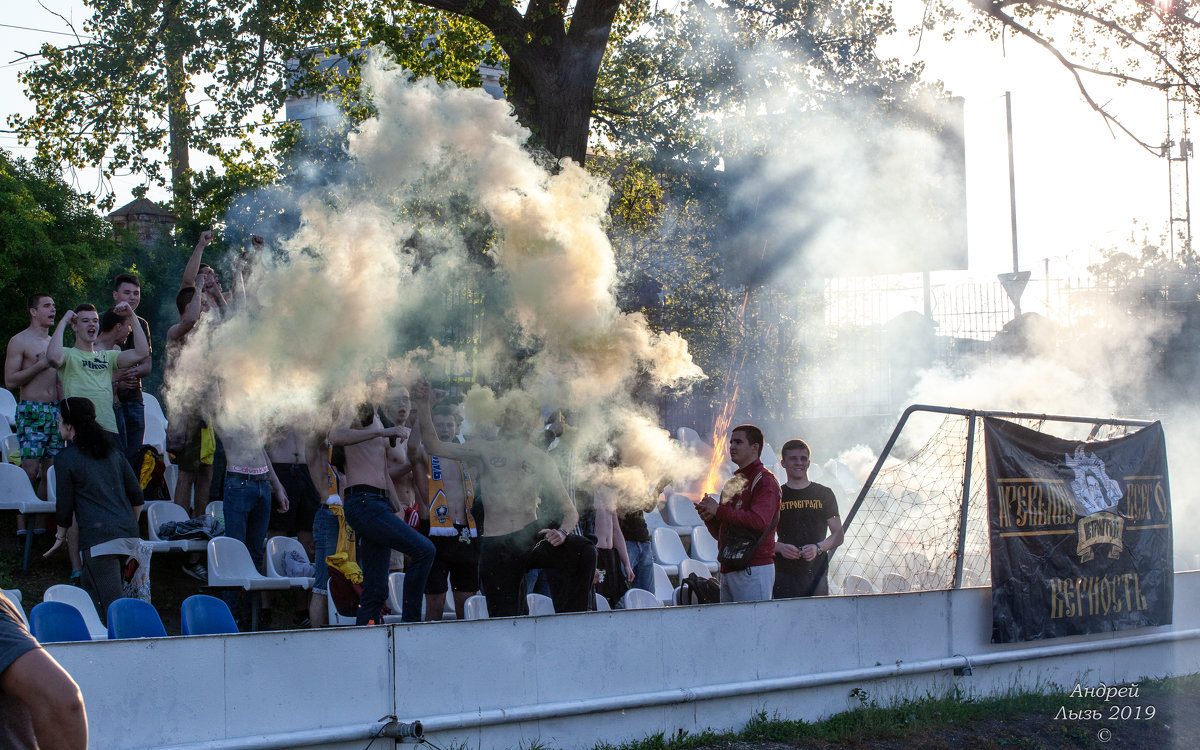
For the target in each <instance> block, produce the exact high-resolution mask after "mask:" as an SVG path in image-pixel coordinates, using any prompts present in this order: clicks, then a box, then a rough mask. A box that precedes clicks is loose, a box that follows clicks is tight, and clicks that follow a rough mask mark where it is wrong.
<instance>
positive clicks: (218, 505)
mask: <svg viewBox="0 0 1200 750" xmlns="http://www.w3.org/2000/svg"><path fill="white" fill-rule="evenodd" d="M204 515H206V516H212V517H213V518H220V519H221V520H222V522H224V520H225V503H224V501H222V500H213V501H212V502H210V503H209V504H208V505H206V506H204Z"/></svg>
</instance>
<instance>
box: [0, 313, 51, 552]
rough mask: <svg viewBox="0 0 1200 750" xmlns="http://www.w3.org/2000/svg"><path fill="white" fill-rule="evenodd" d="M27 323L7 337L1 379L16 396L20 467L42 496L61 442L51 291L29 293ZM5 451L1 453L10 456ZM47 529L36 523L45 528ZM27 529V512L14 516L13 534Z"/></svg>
mask: <svg viewBox="0 0 1200 750" xmlns="http://www.w3.org/2000/svg"><path fill="white" fill-rule="evenodd" d="M28 307H29V327H28V328H26V329H25V330H23V331H21V332H20V333H18V334H17V335H16V336H13V337H12V338H11V339H9V341H8V352H7V353H6V355H5V357H4V385H5V387H6V388H8V389H9V390H11V391H14V392H15V393H14V394H13V395H15V396H16V397H17V414H16V421H17V440H18V441H19V442H20V444H21V468H22V469H24V470H25V474H26V475H28V477H29V483H30V484H31V485H33V489H34V491H36V492H37V496H38V497H40V498H42V499H43V500H45V499H46V472H47V471H49V470H50V463H51V461H53V459H54V456H55V455H57V454H58V451H59V450H60V449H61V448H62V438H61V437H60V436H59V434H58V401H59V398H60V397H61V396H60V390H61V389H60V387H59V384H58V372H57V371H56V370H55V369H54V367H53V366H52V365H51V364H50V360H48V359H46V349H47V348H48V347H49V346H50V327H51V326H53V325H54V315H55V312H56V311H55V309H54V300H53V299H51V298H50V295H49V294H34V295H33V296H31V297H30V298H29V305H28ZM8 458H9V457H8V456H5V457H4V459H5V460H8ZM44 531H45V529H37V530H36V533H43V532H44ZM25 534H26V530H25V516H24V515H19V516H17V536H18V537H23V536H24V535H25Z"/></svg>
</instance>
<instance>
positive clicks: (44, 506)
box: [0, 461, 55, 570]
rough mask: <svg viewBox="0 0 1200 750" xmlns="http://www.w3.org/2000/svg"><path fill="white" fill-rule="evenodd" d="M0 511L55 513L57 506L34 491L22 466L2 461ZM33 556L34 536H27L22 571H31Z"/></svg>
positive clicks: (0, 465)
mask: <svg viewBox="0 0 1200 750" xmlns="http://www.w3.org/2000/svg"><path fill="white" fill-rule="evenodd" d="M0 510H15V511H17V512H18V513H53V512H54V511H55V505H54V503H52V502H49V501H46V500H42V499H41V498H39V497H38V496H37V493H36V492H34V491H33V485H31V484H30V483H29V475H27V474H26V473H25V470H24V469H22V468H21V467H20V466H14V465H12V464H10V463H8V462H7V461H0ZM32 556H33V534H26V535H25V553H24V556H23V558H22V566H21V569H22V570H29V561H30V558H31V557H32Z"/></svg>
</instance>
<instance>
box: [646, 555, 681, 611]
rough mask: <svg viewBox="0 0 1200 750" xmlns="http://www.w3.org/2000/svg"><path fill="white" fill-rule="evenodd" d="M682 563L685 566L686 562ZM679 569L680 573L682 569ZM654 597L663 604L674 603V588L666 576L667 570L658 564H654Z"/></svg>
mask: <svg viewBox="0 0 1200 750" xmlns="http://www.w3.org/2000/svg"><path fill="white" fill-rule="evenodd" d="M683 562H684V564H686V563H687V562H688V561H687V560H684V561H683ZM679 569H680V571H682V570H683V567H682V566H680V568H679ZM680 575H682V573H680ZM654 596H655V597H657V598H658V600H659V601H660V602H662V603H663V604H670V603H671V602H673V601H675V587H674V586H672V585H671V578H670V576H668V575H667V569H666V568H664V567H663V566H661V565H659V564H658V563H654Z"/></svg>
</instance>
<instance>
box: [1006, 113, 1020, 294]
mask: <svg viewBox="0 0 1200 750" xmlns="http://www.w3.org/2000/svg"><path fill="white" fill-rule="evenodd" d="M1004 112H1005V115H1006V116H1007V118H1008V212H1009V216H1010V218H1011V220H1012V248H1013V273H1016V272H1017V271H1019V270H1021V267H1020V266H1019V265H1018V263H1017V170H1016V166H1015V163H1014V161H1013V127H1012V92H1011V91H1005V92H1004ZM1017 312H1018V313H1020V312H1021V309H1020V306H1018V307H1017Z"/></svg>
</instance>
